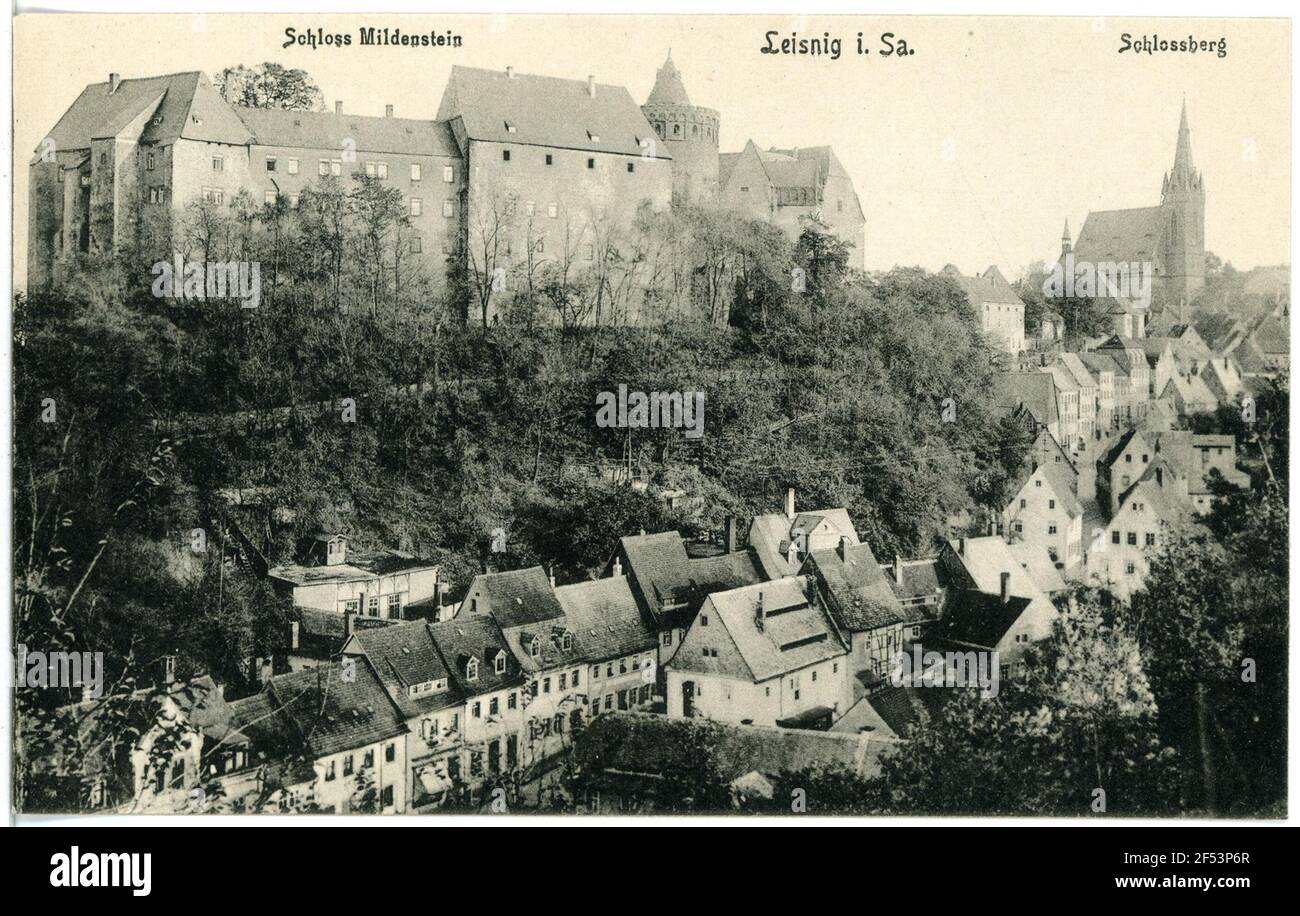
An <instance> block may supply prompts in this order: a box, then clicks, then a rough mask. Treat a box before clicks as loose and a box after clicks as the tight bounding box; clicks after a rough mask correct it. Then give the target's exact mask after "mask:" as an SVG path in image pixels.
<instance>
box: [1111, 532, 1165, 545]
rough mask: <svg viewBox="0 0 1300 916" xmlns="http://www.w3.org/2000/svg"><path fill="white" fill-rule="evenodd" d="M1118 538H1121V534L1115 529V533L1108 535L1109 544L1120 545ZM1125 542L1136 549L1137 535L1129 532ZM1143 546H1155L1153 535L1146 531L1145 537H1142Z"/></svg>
mask: <svg viewBox="0 0 1300 916" xmlns="http://www.w3.org/2000/svg"><path fill="white" fill-rule="evenodd" d="M1120 537H1121V532H1120V531H1119V530H1118V529H1116V530H1115V531H1112V532H1111V533H1110V542H1111V543H1112V544H1118V543H1120ZM1125 540H1126V542H1127V543H1128V546H1130V547H1136V546H1137V545H1138V533H1137V532H1136V531H1130V532H1129V533H1128V534H1127V536H1126V537H1125ZM1143 546H1145V547H1154V546H1156V536H1155V534H1153V533H1152V532H1150V531H1148V532H1147V533H1146V534H1145V535H1143Z"/></svg>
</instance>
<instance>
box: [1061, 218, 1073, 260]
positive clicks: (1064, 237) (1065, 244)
mask: <svg viewBox="0 0 1300 916" xmlns="http://www.w3.org/2000/svg"><path fill="white" fill-rule="evenodd" d="M1072 247H1074V246H1073V244H1072V243H1071V242H1070V221H1069V220H1068V219H1067V220H1066V221H1065V229H1063V230H1062V231H1061V254H1062V255H1067V254H1069V253H1070V249H1071V248H1072Z"/></svg>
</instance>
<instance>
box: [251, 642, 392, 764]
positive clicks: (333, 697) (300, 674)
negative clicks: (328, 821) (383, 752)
mask: <svg viewBox="0 0 1300 916" xmlns="http://www.w3.org/2000/svg"><path fill="white" fill-rule="evenodd" d="M350 670H351V671H352V672H353V676H352V677H351V678H350V679H346V680H345V679H344V677H343V665H342V663H340V662H332V663H330V664H328V665H321V666H319V667H315V668H306V669H304V670H302V671H295V672H292V673H290V674H281V675H278V676H276V677H274V678H272V679H271V681H270V683H269V684H268V685H267V688H266V689H267V691H268V692H269V693H270V694H271V697H272V700H273V702H274V704H275V705H276V706H277V707H278V708H279V709H282V710H283V711H284V712H285V714H286V715H288V716H289V717H290V718H292V719H293V721H294V723H295V724H296V725H297V727H298V731H299V733H300V734H301V735H302V736H303V739H304V740H305V741H306V743H307V746H308V747H309V748H311V751H312V753H313V755H314V756H316V757H324V756H326V755H329V754H337V753H339V752H341V751H347V750H351V749H353V748H360V747H365V746H366V745H369V744H375V743H376V742H379V741H386V740H388V739H390V738H396V737H398V736H399V735H402V734H405V733H406V730H407V729H406V725H405V723H404V722H403V720H402V717H401V714H400V713H399V712H398V710H397V708H396V706H394V705H393V701H392V700H391V699H390V698H389V696H388V693H387V691H385V690H384V687H383V685H382V684H381V683H380V682H379V678H378V677H376V676H375V672H374V671H373V670H371V668H370V666H369V665H368V664H365V663H363V662H358V663H356V664H355V665H352V666H350Z"/></svg>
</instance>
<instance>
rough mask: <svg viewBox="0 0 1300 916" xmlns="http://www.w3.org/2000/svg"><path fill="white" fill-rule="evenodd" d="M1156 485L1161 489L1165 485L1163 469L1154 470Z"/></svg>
mask: <svg viewBox="0 0 1300 916" xmlns="http://www.w3.org/2000/svg"><path fill="white" fill-rule="evenodd" d="M1156 485H1157V486H1161V487H1163V486H1164V485H1165V469H1164V468H1156Z"/></svg>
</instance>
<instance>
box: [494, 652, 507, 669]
mask: <svg viewBox="0 0 1300 916" xmlns="http://www.w3.org/2000/svg"><path fill="white" fill-rule="evenodd" d="M493 669H494V670H495V671H496V673H497V674H505V673H506V654H505V653H504V652H498V653H497V657H496V661H495V662H494V663H493Z"/></svg>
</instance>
